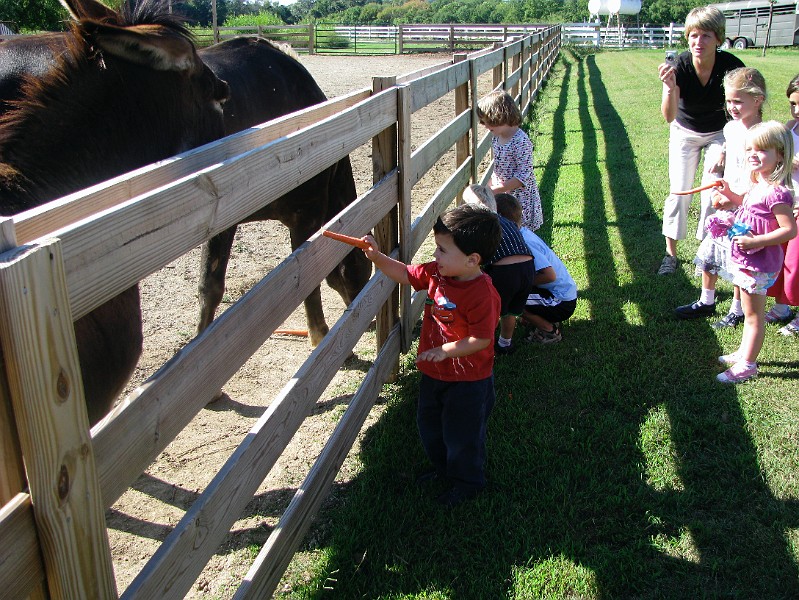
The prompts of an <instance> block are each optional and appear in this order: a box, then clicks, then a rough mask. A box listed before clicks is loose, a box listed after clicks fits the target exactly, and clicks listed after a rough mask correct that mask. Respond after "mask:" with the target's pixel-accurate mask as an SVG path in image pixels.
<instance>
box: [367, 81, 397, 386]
mask: <svg viewBox="0 0 799 600" xmlns="http://www.w3.org/2000/svg"><path fill="white" fill-rule="evenodd" d="M396 84H397V77H396V76H395V75H391V76H384V77H372V92H373V93H375V94H376V93H378V92H382V91H383V90H387V89H389V88H391V87H393V86H395V85H396ZM396 166H397V124H396V122H395V123H394V125H392V126H391V127H387V128H386V129H384V130H383V131H381V132H380V133H379V134H377V135H376V136H375V137H374V138H372V180H373V181H374V182H375V183H377V182H378V181H380V180H381V179H383V177H385V176H386V175H388V174H389V173H390V172H391V171H392V170H393V169H394V168H395V167H396ZM398 218H399V217H398V214H397V207H396V206H395V207H394V208H392V209H391V211H390V212H389V213H388V214H387V215H386V216H385V217H383V219H382V220H381V221H380V223H378V224H377V225H376V226H375V232H374V233H375V240H377V243H378V244H379V245H380V248H381V250H382V251H383V252H385V253H386V254H391V252H392V251H393V250H394V248H396V247H397V244H398V242H399V240H398V237H397V232H398V230H399V223H398ZM398 310H399V292H398V290H396V289H395V291H394V293H393V294H391V296H390V297H389V299H388V300H387V301H386V303H385V304H384V305H383V306H382V307H381V309H380V312H378V314H377V317H376V318H375V338H376V342H377V349H378V351H380V348H382V347H383V344H385V343H386V340H387V339H388V336H389V333H391V328H392V327H393V326H394V324H395V323H396V322H397V320H398V318H399V314H398ZM398 371H399V358H398V359H397V365H396V368H395V370H394V372H395V373H396V372H398Z"/></svg>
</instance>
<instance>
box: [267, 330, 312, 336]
mask: <svg viewBox="0 0 799 600" xmlns="http://www.w3.org/2000/svg"><path fill="white" fill-rule="evenodd" d="M272 333H278V334H280V335H298V336H300V337H308V332H307V331H306V330H305V329H275V330H274V331H273V332H272Z"/></svg>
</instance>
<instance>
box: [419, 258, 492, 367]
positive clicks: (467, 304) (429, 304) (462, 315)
mask: <svg viewBox="0 0 799 600" xmlns="http://www.w3.org/2000/svg"><path fill="white" fill-rule="evenodd" d="M408 279H409V280H410V283H411V286H413V289H415V290H427V299H426V300H425V306H424V317H423V320H422V333H421V335H420V337H419V352H420V353H421V352H424V351H425V350H429V349H430V348H437V347H438V346H441V345H443V344H445V343H447V342H456V341H458V340H462V339H464V338H466V337H469V336H472V337H476V338H483V339H490V340H491V343H490V344H489V345H488V346H487V347H486V348H484V349H483V350H480V351H479V352H475V353H474V354H470V355H468V356H461V357H458V358H448V359H446V360H442V361H441V362H430V361H422V362H419V363H417V366H418V367H419V370H420V371H421V372H422V373H424V374H425V375H428V376H430V377H432V378H434V379H438V380H440V381H479V380H481V379H485V378H486V377H489V376H490V375H491V373H492V372H493V370H494V330H495V329H496V327H497V323H498V321H499V307H500V303H499V294H497V291H496V290H495V289H494V285H493V284H492V283H491V278H490V277H489V276H488V275H486V274H485V273H483V274H481V275H480V277H477V278H475V279H471V280H469V281H458V280H455V279H451V278H449V277H443V276H442V275H439V273H438V266H437V265H436V263H435V262H429V263H425V264H423V265H408Z"/></svg>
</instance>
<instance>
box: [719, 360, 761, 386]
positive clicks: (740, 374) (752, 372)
mask: <svg viewBox="0 0 799 600" xmlns="http://www.w3.org/2000/svg"><path fill="white" fill-rule="evenodd" d="M756 375H757V365H756V364H755V365H752V366H751V367H748V366H747V365H746V363H745V362H739V363H736V364H734V365H733V366H731V367H730V368H729V369H727V370H726V371H724V372H723V373H719V374H718V375H716V379H717V380H718V381H720V382H721V383H741V382H742V381H746V380H747V379H752V377H755V376H756Z"/></svg>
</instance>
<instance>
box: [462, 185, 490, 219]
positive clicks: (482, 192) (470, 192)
mask: <svg viewBox="0 0 799 600" xmlns="http://www.w3.org/2000/svg"><path fill="white" fill-rule="evenodd" d="M463 201H464V202H466V203H467V204H480V205H482V206H485V207H486V208H487V209H488V210H490V211H491V212H497V201H496V200H495V199H494V192H492V191H491V189H490V188H487V187H486V186H484V185H480V184H478V183H473V184H472V185H470V186H469V187H467V188H466V189H465V190H463Z"/></svg>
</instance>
